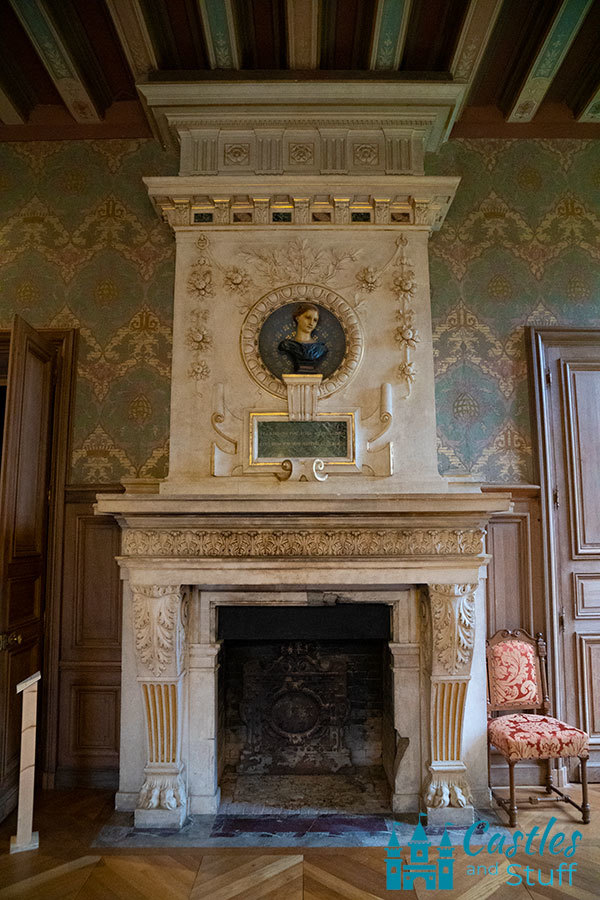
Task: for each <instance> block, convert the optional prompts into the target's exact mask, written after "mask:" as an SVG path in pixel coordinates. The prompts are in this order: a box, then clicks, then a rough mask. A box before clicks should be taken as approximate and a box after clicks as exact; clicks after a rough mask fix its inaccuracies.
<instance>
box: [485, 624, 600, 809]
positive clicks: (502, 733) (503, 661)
mask: <svg viewBox="0 0 600 900" xmlns="http://www.w3.org/2000/svg"><path fill="white" fill-rule="evenodd" d="M486 647H487V650H486V654H487V676H488V713H489V715H490V718H489V719H488V743H489V745H490V746H494V747H495V748H496V749H497V750H498V751H499V752H500V753H501V754H502V756H503V757H504V758H505V759H506V761H507V763H508V773H509V798H508V800H506V798H504V797H499V796H497V794H496V793H495V792H494V791H493V790H492V795H493V797H494V799H495V800H496V802H497V803H498V804H499V805H500V806H501V807H502V808H503V809H504V810H505V811H506V812H507V813H508V815H509V819H510V825H511V827H514V826H515V825H516V824H517V811H518V807H517V804H516V800H515V773H514V767H515V763H517V762H518V761H519V760H520V759H546V760H547V761H548V763H547V769H546V791H547V793H549V794H551V793H553V792H554V793H555V794H558V795H559V798H560V799H561V800H564V801H565V802H566V803H570V804H571V805H572V806H574V807H575V808H576V809H578V810H579V812H580V813H581V815H582V818H583V822H584V824H586V825H587V823H588V822H589V821H590V805H589V803H588V789H587V760H588V756H589V742H590V739H589V736H588V735H587V734H586V733H585V731H580V729H579V728H573V727H572V726H571V725H567V724H566V723H565V722H561V721H560V719H553V718H552V717H551V716H549V715H548V712H549V711H550V700H549V698H548V688H547V681H546V668H545V662H546V644H545V642H544V639H543V637H542V635H541V634H538V635H536V637H535V638H532V637H531V635H529V634H527V632H526V631H497V632H496V634H494V635H493V636H492V637H491V638H490V639H489V640H488V641H486ZM516 710H519V712H516ZM526 710H531V712H526ZM539 711H541V715H540V714H539ZM493 714H496V715H493ZM498 714H499V715H498ZM572 756H573V757H574V756H578V757H579V761H580V763H581V789H582V799H581V805H578V804H577V803H575V802H574V801H573V800H572V799H571V798H570V797H567V795H566V794H563V792H562V791H559V790H558V788H556V787H554V784H553V782H552V760H553V759H559V758H566V757H572Z"/></svg>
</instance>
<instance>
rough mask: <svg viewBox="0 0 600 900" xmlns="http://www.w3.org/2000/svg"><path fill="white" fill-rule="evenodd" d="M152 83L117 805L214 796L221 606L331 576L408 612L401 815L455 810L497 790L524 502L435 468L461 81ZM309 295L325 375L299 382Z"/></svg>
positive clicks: (403, 634)
mask: <svg viewBox="0 0 600 900" xmlns="http://www.w3.org/2000/svg"><path fill="white" fill-rule="evenodd" d="M140 90H141V91H142V93H143V95H144V97H145V100H146V102H147V105H148V108H149V110H150V113H151V115H152V116H153V117H154V119H155V122H156V125H157V128H158V131H159V133H160V134H161V135H162V137H163V139H164V141H165V143H169V142H172V143H173V145H178V146H179V148H180V174H179V175H176V176H166V177H149V178H147V179H145V183H146V186H147V188H148V193H149V196H150V199H151V202H152V203H153V204H154V207H155V209H156V211H157V213H158V215H159V216H160V217H161V218H162V219H163V220H165V221H166V222H168V223H169V224H170V225H171V226H172V228H173V231H174V234H175V243H176V264H175V284H174V312H173V354H172V379H171V410H170V412H171V415H170V444H169V475H168V477H167V478H166V479H165V480H164V481H163V482H161V483H160V485H157V492H156V493H155V494H143V495H142V494H138V495H135V494H124V495H116V494H115V495H113V496H111V495H107V494H104V495H101V496H100V497H99V498H98V503H97V512H98V513H99V514H104V513H106V514H110V515H114V516H116V517H117V520H118V521H119V524H120V526H121V528H122V532H123V535H122V538H123V539H122V551H121V556H120V557H119V564H120V566H121V571H122V576H123V579H124V580H125V581H128V582H129V584H130V585H131V592H130V593H129V594H128V592H127V591H124V599H125V603H124V622H125V623H126V628H127V629H128V632H127V631H126V632H125V634H124V637H125V640H124V654H123V698H124V699H123V709H124V710H127V711H128V712H130V713H133V714H134V717H135V716H137V719H136V720H135V721H137V723H138V732H139V729H140V728H141V723H142V720H143V719H144V720H145V723H146V727H147V734H148V754H147V762H146V765H145V767H144V766H143V764H142V763H141V761H140V760H141V757H140V747H139V741H138V740H137V734H136V733H135V727H134V725H132V724H130V721H129V720H128V718H127V716H124V717H123V724H124V729H123V732H122V745H121V762H120V766H121V782H120V791H119V794H118V801H117V802H118V803H119V804H120V806H119V808H122V809H132V808H133V807H134V806H135V805H137V809H136V824H139V825H144V824H146V825H150V826H151V825H153V824H156V825H161V824H168V823H170V824H171V825H172V824H174V823H175V824H176V823H177V822H179V823H181V822H182V821H183V818H184V817H185V814H186V810H187V811H191V812H192V813H195V812H198V813H208V812H215V811H216V809H217V808H218V803H219V787H218V772H219V762H218V753H219V747H218V732H219V729H218V724H217V695H218V691H217V678H218V674H217V673H218V668H219V657H220V647H219V639H218V629H217V622H218V610H217V607H218V606H219V605H223V604H227V603H232V604H234V603H237V602H241V603H249V604H267V603H268V604H271V605H273V604H276V605H280V606H282V607H286V606H289V605H294V604H296V605H308V604H310V603H313V599H312V595H313V594H315V593H316V594H318V595H319V596H324V595H325V594H326V593H328V592H331V593H333V594H334V595H335V597H338V596H342V597H344V598H346V597H349V598H350V599H349V600H346V599H344V600H341V601H340V602H342V603H345V602H356V603H368V602H372V603H385V604H387V605H389V607H390V610H391V615H390V619H391V621H392V622H393V626H392V635H391V640H390V644H389V650H388V659H389V665H388V666H387V667H386V678H387V681H388V688H389V689H388V690H387V693H386V698H385V699H384V702H385V703H386V704H387V707H386V709H387V712H386V714H387V715H388V716H389V718H391V719H392V722H391V724H392V729H393V732H394V739H393V740H391V741H390V746H388V747H387V750H386V754H385V757H386V758H385V760H384V766H385V769H386V773H387V775H388V779H389V782H390V786H391V788H392V805H393V808H394V810H395V811H407V810H412V809H416V808H417V807H418V805H419V802H420V801H421V800H422V799H423V798H425V803H426V805H427V806H428V808H429V809H430V810H431V815H432V817H435V815H436V811H438V810H440V809H441V810H443V812H444V813H445V815H446V817H448V820H450V819H452V820H453V821H454V820H455V819H456V820H458V819H459V818H460V816H461V815H463V816H464V815H465V814H468V812H469V804H470V799H471V791H472V793H473V797H474V800H475V802H477V803H483V804H484V805H485V800H486V796H488V797H489V790H488V788H487V766H486V737H485V702H484V698H483V696H479V695H478V694H477V692H476V691H473V690H472V689H471V690H470V691H468V686H469V679H470V677H471V665H472V664H473V667H474V669H473V671H477V667H478V666H481V660H482V656H483V654H482V650H481V648H480V651H479V653H475V660H474V661H473V663H472V657H473V654H474V644H473V640H474V628H475V612H474V609H475V608H474V601H473V598H474V596H475V588H476V586H477V584H478V583H479V580H480V578H482V577H483V576H484V572H485V566H486V565H487V563H488V560H489V557H488V556H487V554H486V552H485V546H484V534H485V527H486V524H487V522H488V520H489V517H490V515H491V514H492V513H494V512H504V511H506V510H507V509H508V508H509V505H510V504H509V501H510V497H509V495H500V494H496V495H495V496H493V495H491V494H483V493H482V492H481V490H480V487H479V486H478V485H476V484H467V483H466V482H465V481H464V480H463V481H462V482H461V483H460V484H458V483H456V482H455V481H453V479H452V478H451V477H447V476H442V475H440V473H439V470H438V456H437V449H436V422H435V390H434V387H435V385H434V364H433V330H432V322H431V304H430V290H429V251H428V242H429V238H430V235H431V233H432V232H433V231H435V230H437V229H439V228H440V227H442V225H443V222H444V218H445V215H446V213H447V211H448V209H449V207H450V204H451V202H452V200H453V197H454V195H455V193H456V190H457V188H458V186H459V182H460V179H459V178H456V177H450V176H426V175H424V155H425V152H434V151H435V150H436V149H437V148H438V147H439V145H440V143H441V142H442V141H443V140H444V139H445V138H446V137H447V135H448V133H449V130H450V128H451V125H452V121H453V118H454V113H455V110H456V109H457V107H458V105H459V104H460V102H461V98H462V94H463V92H464V85H457V84H455V83H446V82H436V83H433V82H431V83H420V82H410V83H408V82H406V83H403V82H391V81H386V80H384V81H377V80H374V81H370V82H369V84H368V85H367V86H365V84H359V83H358V82H355V83H349V82H343V81H340V82H337V83H336V84H335V85H333V87H332V85H331V84H327V85H325V84H324V83H319V82H318V81H315V82H311V83H310V84H308V83H307V82H305V81H299V82H298V81H296V80H294V79H291V80H289V81H286V80H285V79H284V82H268V81H267V82H251V81H244V82H239V81H233V82H231V81H230V82H228V81H224V80H219V81H218V82H210V81H204V82H203V83H202V84H201V85H197V84H175V83H162V84H161V83H158V82H148V83H147V84H145V85H141V86H140ZM302 306H308V307H309V308H310V307H311V306H312V308H313V311H316V313H317V314H318V319H317V321H316V324H313V331H312V332H311V333H310V335H309V337H310V338H311V339H310V340H304V339H301V342H302V343H308V344H313V345H314V344H316V345H317V346H316V347H315V346H313V348H312V352H313V355H314V353H316V352H317V351H318V354H319V355H318V356H316V355H315V357H314V358H315V360H317V361H318V365H319V366H320V367H321V370H322V375H323V377H322V380H321V382H320V384H319V385H318V386H317V385H316V384H306V383H304V384H302V385H299V384H298V383H296V384H295V385H293V381H294V377H293V376H292V378H291V381H292V384H289V383H288V384H286V383H285V379H284V378H283V377H282V376H283V375H287V374H288V373H289V371H290V368H291V367H294V364H293V363H291V362H290V360H289V359H282V355H285V353H286V352H287V351H286V346H285V345H286V344H288V343H292V342H293V343H297V340H296V337H297V336H298V335H299V334H300V331H299V330H298V327H299V326H298V322H297V319H298V318H299V317H300V316H301V315H302V313H301V312H300V309H301V307H302ZM302 333H303V334H305V335H306V332H302ZM313 335H314V337H312V336H313ZM282 346H283V349H282ZM324 347H325V352H323V348H324ZM288 349H289V347H288ZM305 349H306V348H305ZM288 355H289V354H288ZM315 369H316V366H315ZM311 372H313V369H312V368H311ZM315 374H317V373H316V371H315ZM289 381H290V379H288V382H289ZM277 423H280V425H283V428H281V427H279V426H278V425H277ZM300 436H303V437H302V440H300V439H299V438H300ZM325 450H326V451H327V452H322V451H325ZM328 454H329V455H328ZM179 585H188V586H190V588H191V593H192V596H193V598H194V599H193V602H192V604H191V605H192V607H193V609H194V617H193V619H192V624H191V626H190V636H189V637H188V638H187V643H186V638H185V632H186V629H185V603H184V599H183V597H184V594H183V592H182V591H181V590H180V588H179ZM422 585H429V586H430V590H429V600H428V602H427V603H420V599H419V598H420V591H421V587H420V586H422ZM129 599H130V601H131V602H130V606H128V605H127V604H128V602H129ZM323 602H325V601H323ZM334 602H338V601H337V600H335V601H334ZM419 604H420V606H421V609H422V613H421V614H420V613H419ZM136 678H137V681H138V682H139V683H140V684H141V693H140V691H139V689H138V685H137V684H136V683H135V681H136ZM131 682H133V683H134V684H133V686H132V684H131ZM472 687H473V685H471V688H472ZM134 689H135V690H134ZM184 692H185V696H186V703H185V704H184V703H183V702H182V697H183V695H184ZM140 707H143V712H142V711H141V708H140ZM444 711H449V712H450V715H449V716H446V715H445V713H444ZM142 717H143V718H142ZM184 719H185V722H184V721H183V720H184ZM169 722H170V723H171V726H169ZM174 723H176V724H174ZM182 727H183V728H184V732H185V736H186V738H185V744H184V745H182V740H181V736H182ZM169 728H170V730H169ZM465 734H467V735H468V744H469V753H470V756H468V765H469V769H468V773H467V772H466V766H467V763H466V762H465V760H466V759H467V756H466V755H464V754H463V749H462V743H463V736H464V735H465ZM184 766H185V771H184ZM427 766H429V775H428V777H427V778H426V770H427ZM142 769H143V773H142ZM467 775H468V778H467ZM140 785H142V789H141V791H140ZM186 788H187V794H186ZM465 811H466V813H465ZM169 817H170V818H169Z"/></svg>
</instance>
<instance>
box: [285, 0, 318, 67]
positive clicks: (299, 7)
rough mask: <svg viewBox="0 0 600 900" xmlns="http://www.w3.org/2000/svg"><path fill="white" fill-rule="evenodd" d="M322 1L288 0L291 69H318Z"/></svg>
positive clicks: (288, 49) (288, 50) (288, 48)
mask: <svg viewBox="0 0 600 900" xmlns="http://www.w3.org/2000/svg"><path fill="white" fill-rule="evenodd" d="M320 12H321V3H320V0H286V19H287V54H288V67H289V68H290V69H318V67H319V51H320V48H319V37H320V35H319V21H320Z"/></svg>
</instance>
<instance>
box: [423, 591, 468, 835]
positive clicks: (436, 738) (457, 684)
mask: <svg viewBox="0 0 600 900" xmlns="http://www.w3.org/2000/svg"><path fill="white" fill-rule="evenodd" d="M476 590H477V584H430V585H429V599H430V603H431V621H432V630H433V654H432V660H431V765H430V767H429V777H428V778H427V781H426V783H425V786H424V799H425V805H426V806H427V809H428V815H431V817H432V819H435V810H439V809H443V810H444V815H445V816H446V819H445V820H444V821H446V820H449V819H448V815H449V809H448V808H454V810H456V812H455V814H454V819H456V821H457V822H458V821H459V820H460V821H461V822H465V821H473V819H472V814H473V809H472V796H471V789H470V787H469V783H468V781H467V778H466V765H465V763H464V761H463V759H462V736H463V724H464V717H465V705H466V698H467V689H468V684H469V681H470V679H471V662H472V658H473V646H474V640H475V591H476ZM458 810H461V811H462V813H459V812H458ZM451 818H452V816H451Z"/></svg>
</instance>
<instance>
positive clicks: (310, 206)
mask: <svg viewBox="0 0 600 900" xmlns="http://www.w3.org/2000/svg"><path fill="white" fill-rule="evenodd" d="M144 181H145V183H146V186H147V188H148V193H149V196H150V199H151V201H152V203H153V204H154V207H155V209H156V211H157V213H158V215H159V216H161V218H163V219H164V220H165V221H167V222H168V223H169V224H170V225H171V226H172V227H173V228H174V229H178V228H189V227H194V228H197V229H206V230H207V231H209V230H211V229H216V228H231V229H232V230H238V231H239V229H240V227H244V228H247V227H253V228H256V227H262V228H264V227H269V228H279V229H290V228H293V227H294V226H295V225H296V226H301V227H307V226H308V227H311V228H314V229H316V230H323V229H326V228H327V226H328V225H330V226H333V227H336V228H338V227H347V228H348V229H351V230H354V231H356V229H357V228H377V227H386V228H390V227H396V228H402V229H406V228H411V227H412V228H415V227H416V228H421V229H422V228H427V229H432V230H437V229H439V228H440V227H441V225H442V223H443V221H444V218H445V216H446V213H447V212H448V209H449V207H450V204H451V203H452V200H453V198H454V195H455V193H456V190H457V188H458V185H459V183H460V178H458V177H453V176H434V175H432V176H424V175H423V176H417V175H397V176H395V177H394V178H393V179H390V178H387V179H386V176H385V175H384V176H382V175H377V174H375V173H368V172H367V173H364V172H363V173H353V174H347V175H343V174H329V175H327V174H309V175H301V174H283V175H281V176H280V177H279V178H273V176H272V175H269V176H266V175H255V174H251V175H246V176H245V177H244V181H243V197H242V198H241V199H240V192H241V191H242V185H241V183H240V181H239V179H238V180H236V178H235V177H234V176H232V175H229V176H228V177H224V176H222V175H218V176H217V175H214V176H209V175H186V176H183V175H176V176H166V177H153V178H145V179H144ZM355 220H356V221H355Z"/></svg>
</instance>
